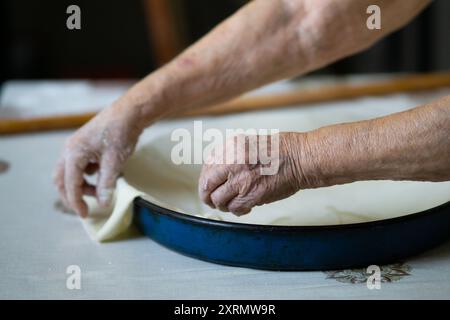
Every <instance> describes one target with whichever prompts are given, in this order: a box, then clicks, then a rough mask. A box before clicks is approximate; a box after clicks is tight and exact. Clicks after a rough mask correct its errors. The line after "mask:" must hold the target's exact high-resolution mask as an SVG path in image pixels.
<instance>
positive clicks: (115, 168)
mask: <svg viewBox="0 0 450 320" xmlns="http://www.w3.org/2000/svg"><path fill="white" fill-rule="evenodd" d="M136 121H137V120H136V119H135V118H134V117H133V116H132V112H119V110H116V109H115V108H114V107H110V108H108V109H105V110H103V111H102V112H101V113H99V114H98V115H97V116H96V117H95V118H93V119H92V120H91V121H89V122H88V123H87V124H86V125H84V126H83V127H82V128H80V129H79V130H78V131H76V132H75V133H74V134H73V135H72V136H71V137H70V138H68V139H67V141H66V143H65V146H64V148H63V151H62V154H61V157H60V159H59V161H58V164H57V166H56V170H55V172H54V183H55V184H56V186H57V188H58V191H59V193H60V196H61V199H62V201H63V202H64V204H65V205H66V206H68V207H70V208H72V209H74V210H75V211H76V212H77V213H78V214H79V215H80V216H82V217H86V216H87V206H86V203H85V202H84V201H83V199H82V196H83V195H84V194H86V195H92V196H96V197H97V199H98V202H99V203H100V204H101V205H104V206H106V205H107V204H108V203H109V202H110V200H111V196H112V194H113V190H114V187H115V182H116V179H117V176H118V175H119V173H120V171H121V169H122V166H123V165H124V162H125V160H126V159H127V158H128V156H129V155H130V154H131V153H132V152H133V150H134V147H135V144H136V142H137V139H138V136H139V134H140V132H141V131H140V130H139V129H138V126H137V125H136ZM97 171H98V179H97V184H96V186H93V185H90V184H88V183H87V182H86V180H85V177H84V175H85V174H93V173H95V172H97Z"/></svg>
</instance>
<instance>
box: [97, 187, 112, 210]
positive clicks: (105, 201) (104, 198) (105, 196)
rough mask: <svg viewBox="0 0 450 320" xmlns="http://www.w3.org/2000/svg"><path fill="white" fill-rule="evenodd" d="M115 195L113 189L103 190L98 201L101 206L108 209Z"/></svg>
mask: <svg viewBox="0 0 450 320" xmlns="http://www.w3.org/2000/svg"><path fill="white" fill-rule="evenodd" d="M113 193H114V190H113V189H102V190H100V193H99V195H98V200H99V202H100V205H102V206H104V207H106V206H108V205H109V203H110V202H111V198H112V195H113Z"/></svg>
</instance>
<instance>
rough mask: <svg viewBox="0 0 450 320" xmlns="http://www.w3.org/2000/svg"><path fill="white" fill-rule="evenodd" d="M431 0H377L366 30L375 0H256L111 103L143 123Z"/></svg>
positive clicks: (364, 39)
mask: <svg viewBox="0 0 450 320" xmlns="http://www.w3.org/2000/svg"><path fill="white" fill-rule="evenodd" d="M428 2H429V0H408V1H404V0H379V1H375V3H376V4H378V5H379V6H380V7H381V10H382V14H383V16H382V21H383V22H382V29H381V30H368V29H367V27H366V19H367V14H366V8H367V7H368V6H369V5H371V4H374V1H373V0H340V1H336V0H255V1H252V2H251V3H249V4H248V5H246V6H244V7H243V8H242V9H241V10H239V11H238V12H237V13H235V14H234V15H233V16H231V17H230V18H229V19H227V20H225V21H224V22H223V23H221V24H220V25H219V26H217V27H216V28H215V29H214V30H212V31H211V32H210V33H209V34H207V35H206V36H205V37H203V38H202V39H200V40H199V41H198V42H197V43H195V44H194V45H192V46H191V47H189V48H188V49H187V50H185V51H184V52H183V53H182V54H180V55H179V56H178V57H177V58H175V59H174V60H173V61H172V62H170V63H169V64H167V65H166V66H164V67H162V68H160V69H159V70H157V71H156V72H154V73H152V74H150V75H149V76H147V77H146V78H145V79H143V80H142V81H140V82H139V83H138V84H137V85H135V86H134V87H133V88H132V89H131V90H129V92H128V93H127V94H125V95H124V96H123V97H122V98H121V99H120V100H119V101H118V102H117V103H116V105H117V108H118V109H121V110H119V111H120V112H122V111H123V112H134V113H136V118H137V119H140V120H141V122H142V126H147V125H148V124H150V123H151V122H153V121H155V120H156V119H158V118H161V117H164V116H165V115H167V114H170V113H173V112H177V111H181V110H183V109H191V108H198V107H204V106H208V105H211V104H216V103H220V102H223V101H225V100H227V99H230V98H233V97H235V96H237V95H239V94H242V93H244V92H246V91H248V90H251V89H254V88H257V87H259V86H261V85H264V84H267V83H270V82H273V81H275V80H279V79H285V78H290V77H293V76H297V75H301V74H304V73H306V72H308V71H311V70H314V69H317V68H319V67H322V66H324V65H326V64H328V63H331V62H333V61H335V60H338V59H340V58H342V57H345V56H348V55H350V54H353V53H356V52H358V51H361V50H363V49H365V48H367V47H368V46H370V45H371V44H373V43H374V42H375V41H376V40H378V39H380V38H381V37H383V36H384V35H386V34H388V33H390V32H392V31H393V30H395V29H397V28H399V27H400V26H402V25H404V24H405V23H406V22H408V21H409V20H410V19H411V18H412V17H414V16H415V15H416V14H417V13H418V12H420V10H421V9H423V8H424V7H425V6H426V4H428Z"/></svg>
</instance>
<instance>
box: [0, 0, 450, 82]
mask: <svg viewBox="0 0 450 320" xmlns="http://www.w3.org/2000/svg"><path fill="white" fill-rule="evenodd" d="M145 1H146V0H115V1H106V0H91V1H87V0H85V1H80V0H72V1H65V0H58V1H50V0H41V1H34V0H1V1H0V27H1V36H2V43H3V44H2V49H1V53H0V54H1V55H2V56H1V65H0V67H1V69H0V81H1V82H3V81H4V80H6V79H18V78H20V79H23V78H26V79H33V78H94V79H95V78H138V77H142V76H144V75H145V74H147V73H149V72H150V71H151V70H153V69H155V68H156V67H157V66H158V64H160V62H159V61H158V59H157V58H155V48H154V43H152V41H150V40H149V33H151V32H150V31H149V30H150V28H149V24H148V19H149V18H148V15H146V13H145V10H144V7H145V5H144V2H145ZM153 1H158V0H153ZM159 1H164V2H166V4H169V5H170V8H171V10H173V11H174V12H176V14H175V17H174V19H175V20H176V24H177V25H178V31H179V33H180V38H181V40H182V41H181V42H182V46H183V47H185V46H187V45H188V44H189V43H192V42H193V41H195V40H196V39H198V38H199V37H201V36H202V35H203V34H205V33H206V32H208V31H209V30H210V29H211V28H212V27H214V26H215V25H216V24H217V23H219V22H220V21H221V20H223V19H224V18H226V17H227V16H229V15H230V14H232V13H233V12H234V11H236V10H237V9H238V8H239V7H240V6H241V5H243V4H244V3H246V1H245V0H222V1H219V0H218V1H210V0H159ZM404 1H409V0H404ZM70 4H76V5H79V6H80V8H81V21H82V29H81V30H77V31H71V30H68V29H67V28H66V19H67V17H68V15H67V14H66V8H67V7H68V6H69V5H70ZM156 32H162V33H163V32H165V31H164V30H157V31H156ZM449 40H450V1H449V0H435V1H434V2H433V3H432V4H431V6H430V7H429V8H428V9H426V11H425V12H423V13H422V14H421V15H420V16H419V17H418V18H416V19H415V20H414V22H413V23H411V24H410V25H408V26H407V27H406V28H404V29H402V30H401V31H398V32H396V33H394V34H392V35H391V36H389V37H388V38H386V39H384V40H383V41H381V42H379V43H378V44H377V45H376V46H374V47H373V48H371V49H370V50H368V51H366V52H364V53H361V54H358V55H356V56H354V57H350V58H347V59H345V60H343V61H340V62H338V63H335V64H333V65H331V66H328V67H327V68H324V69H322V70H319V71H318V73H331V74H344V73H374V72H376V73H379V72H428V71H437V70H449V69H450V41H449Z"/></svg>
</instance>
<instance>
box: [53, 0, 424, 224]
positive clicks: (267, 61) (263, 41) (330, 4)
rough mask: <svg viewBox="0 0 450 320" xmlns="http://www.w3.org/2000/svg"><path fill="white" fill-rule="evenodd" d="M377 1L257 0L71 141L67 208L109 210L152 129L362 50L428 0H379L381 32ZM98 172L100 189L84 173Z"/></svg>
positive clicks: (64, 177)
mask: <svg viewBox="0 0 450 320" xmlns="http://www.w3.org/2000/svg"><path fill="white" fill-rule="evenodd" d="M373 2H374V1H373V0H339V1H336V0H255V1H252V2H251V3H249V4H248V5H247V6H245V7H243V8H242V9H241V10H239V11H238V12H237V13H236V14H234V15H233V16H232V17H230V18H229V19H227V20H226V21H224V22H223V23H221V24H220V25H219V26H218V27H217V28H215V29H214V30H212V31H211V32H210V33H209V34H208V35H206V36H205V37H204V38H202V39H201V40H200V41H198V42H197V43H195V44H194V45H193V46H191V47H190V48H188V49H187V50H186V51H185V52H183V53H182V54H181V55H180V56H179V57H177V58H175V59H174V60H173V61H172V62H170V63H169V64H167V65H166V66H164V67H162V68H160V69H159V70H157V71H156V72H153V73H152V74H150V75H149V76H147V77H146V78H144V79H143V80H142V81H140V82H139V83H137V84H136V85H135V86H134V87H133V88H131V89H130V90H129V91H128V92H127V93H126V94H125V95H124V96H123V97H121V98H120V99H119V100H118V101H117V102H115V103H114V104H113V105H112V106H111V107H110V108H107V109H105V110H103V111H102V112H101V113H100V114H99V115H97V116H96V117H95V118H94V119H93V120H91V121H90V122H89V123H88V124H86V125H85V126H84V127H82V128H81V129H80V130H78V131H77V132H76V133H75V134H74V135H73V136H71V137H70V138H69V139H68V140H67V142H66V145H65V148H64V150H63V153H62V156H61V158H60V160H59V162H58V165H57V167H56V171H55V176H54V180H55V184H56V185H57V187H58V190H59V192H60V194H61V198H62V200H63V201H64V202H65V203H66V205H67V206H69V207H71V208H74V209H75V210H76V211H77V212H78V213H79V214H80V215H82V216H86V214H87V207H86V204H85V202H84V201H83V199H82V195H83V194H90V195H95V196H96V197H97V198H98V200H99V202H100V203H101V204H104V205H106V204H107V203H108V202H109V201H110V198H111V194H112V191H113V188H114V186H115V181H116V178H117V176H118V174H119V172H120V170H121V168H122V167H123V164H124V163H125V160H126V159H127V158H128V156H129V155H130V154H131V153H132V151H133V149H134V146H135V144H136V141H137V139H138V137H139V135H140V133H141V132H142V130H143V129H144V128H145V127H146V126H148V125H149V124H151V123H153V122H155V121H156V120H158V119H160V118H162V117H164V116H166V115H167V114H169V113H172V112H177V111H179V110H182V109H186V108H198V107H202V106H207V105H210V104H214V103H218V102H222V101H224V100H226V99H229V98H232V97H234V96H236V95H239V94H241V93H243V92H245V91H248V90H250V89H253V88H256V87H259V86H261V85H263V84H266V83H269V82H272V81H275V80H278V79H283V78H289V77H292V76H295V75H299V74H303V73H306V72H308V71H311V70H313V69H316V68H319V67H321V66H324V65H326V64H328V63H330V62H332V61H335V60H337V59H340V58H342V57H345V56H348V55H350V54H353V53H356V52H358V51H360V50H363V49H365V48H366V47H368V46H370V45H371V44H373V43H374V42H375V41H376V40H378V39H380V38H381V37H383V36H385V35H386V34H388V33H389V32H392V31H393V30H395V29H397V28H399V27H400V26H402V25H404V24H405V23H407V22H408V21H409V20H411V19H412V18H413V17H414V16H415V15H416V14H417V13H418V12H420V11H421V10H422V9H423V8H424V7H425V6H426V5H427V4H428V3H429V0H408V1H404V0H378V1H375V2H377V4H378V5H379V6H380V7H381V10H382V14H383V23H382V29H381V30H376V31H371V30H368V29H367V27H366V18H367V14H366V9H367V7H368V6H369V5H371V4H373ZM96 170H98V173H99V175H98V181H97V184H96V186H92V185H89V184H87V183H86V181H85V179H84V173H92V172H95V171H96Z"/></svg>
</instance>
